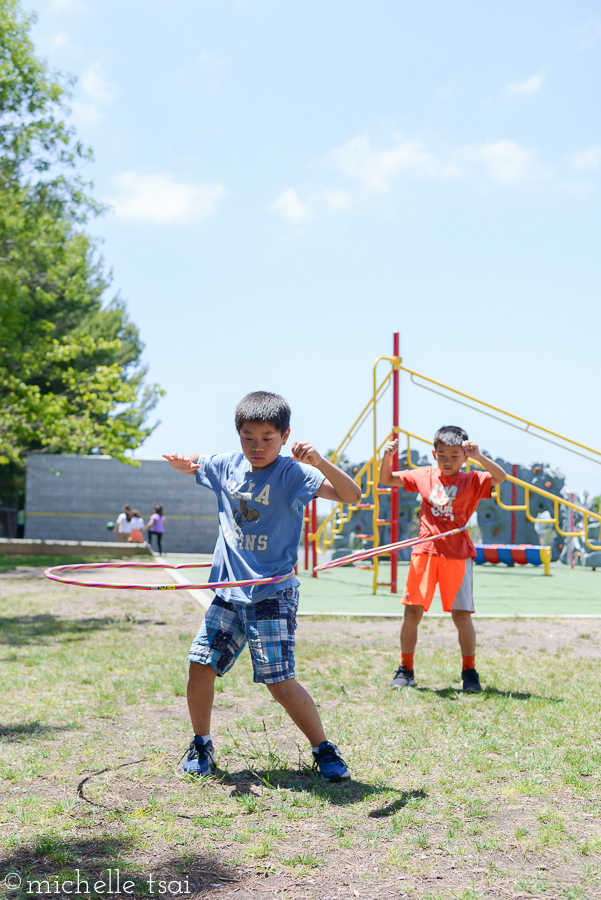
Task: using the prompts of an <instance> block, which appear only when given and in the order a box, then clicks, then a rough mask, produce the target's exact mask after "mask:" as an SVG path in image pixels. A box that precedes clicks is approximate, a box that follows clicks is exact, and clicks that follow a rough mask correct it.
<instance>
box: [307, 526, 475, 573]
mask: <svg viewBox="0 0 601 900" xmlns="http://www.w3.org/2000/svg"><path fill="white" fill-rule="evenodd" d="M466 528H467V525H463V526H462V527H461V528H453V530H452V531H443V532H442V534H433V535H432V536H431V537H423V538H420V537H418V538H407V539H406V540H404V541H397V542H396V543H394V544H384V545H383V546H382V547H376V548H375V549H374V550H359V551H358V552H357V553H349V554H348V556H341V557H339V558H338V559H333V560H332V561H331V562H327V563H322V564H321V565H320V566H315V567H314V569H313V571H314V572H325V571H326V569H337V568H338V566H348V565H350V563H353V562H356V561H357V560H361V559H371V558H372V557H373V556H381V555H382V554H383V553H390V552H394V551H395V550H401V549H402V548H403V547H415V546H416V545H417V544H423V543H425V542H426V541H439V540H440V539H441V538H446V537H451V535H453V534H460V533H461V532H462V531H465V529H466Z"/></svg>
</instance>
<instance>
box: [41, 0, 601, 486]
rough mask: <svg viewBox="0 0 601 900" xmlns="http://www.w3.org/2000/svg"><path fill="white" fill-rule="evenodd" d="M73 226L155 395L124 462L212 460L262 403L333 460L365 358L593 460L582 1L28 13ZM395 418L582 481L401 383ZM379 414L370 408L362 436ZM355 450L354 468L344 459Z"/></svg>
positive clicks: (596, 280)
mask: <svg viewBox="0 0 601 900" xmlns="http://www.w3.org/2000/svg"><path fill="white" fill-rule="evenodd" d="M26 8H29V9H33V10H35V11H36V13H37V16H38V21H37V24H36V26H35V28H34V31H33V36H34V40H35V42H36V46H37V49H38V52H40V53H41V54H42V55H43V56H45V57H46V58H48V60H49V61H50V63H51V64H52V65H54V66H55V67H57V68H59V69H61V70H63V71H65V72H69V73H72V74H73V75H75V76H76V77H77V79H78V83H77V86H76V88H75V94H74V100H73V104H72V105H73V114H72V121H73V124H74V125H75V126H76V127H77V129H78V132H79V135H80V136H81V138H82V139H83V140H84V141H85V142H87V143H89V144H90V145H91V146H92V147H93V149H94V153H95V162H94V163H93V164H92V165H90V166H89V167H88V168H87V169H86V170H85V174H86V176H88V177H89V178H90V179H91V180H93V181H94V184H95V188H94V193H95V196H96V197H97V198H98V199H101V200H104V201H106V202H108V203H110V204H111V207H112V211H111V212H110V213H108V214H106V215H105V216H103V217H102V218H101V219H99V220H97V221H96V222H94V223H93V225H92V226H91V227H92V230H93V232H94V234H96V235H97V236H98V237H100V238H102V240H103V242H104V243H103V247H102V253H103V255H104V257H105V260H106V263H107V266H108V267H110V268H111V269H112V271H113V276H114V282H113V285H114V289H115V290H119V291H120V293H121V294H122V295H123V296H124V297H125V298H126V300H127V302H128V308H129V311H130V315H131V318H132V319H133V321H134V322H135V323H136V324H137V325H138V326H139V328H140V330H141V333H142V338H143V340H144V342H145V344H146V351H145V357H146V361H147V363H148V365H149V378H150V380H153V381H157V382H159V383H160V384H161V385H162V387H163V388H164V389H165V390H166V396H165V398H164V399H163V400H162V402H161V404H160V406H159V407H158V409H157V416H158V418H160V419H161V425H160V426H159V427H158V428H157V429H156V431H155V432H154V434H153V436H152V437H151V438H150V439H149V440H148V441H147V443H146V444H145V445H144V447H143V448H142V450H141V451H140V455H144V456H146V455H149V456H156V455H159V454H160V453H162V452H164V451H167V452H171V451H173V450H178V451H186V450H194V449H196V450H199V451H201V452H217V451H220V450H225V449H230V448H232V447H233V446H234V445H235V440H236V435H235V431H234V428H233V408H234V406H235V404H236V402H237V401H238V400H239V399H240V398H241V397H242V396H243V395H244V394H245V393H247V392H248V391H250V390H257V389H267V390H275V391H277V392H280V393H282V394H283V395H284V396H285V397H286V398H287V399H288V400H289V402H290V404H291V406H292V409H293V437H295V438H299V439H301V438H302V439H304V440H311V441H313V442H314V443H315V444H316V446H318V447H319V448H320V449H322V450H324V451H325V450H326V449H328V448H329V447H332V446H335V445H336V444H337V443H338V442H339V440H340V438H341V437H342V436H343V434H344V433H345V431H346V430H347V428H348V427H349V426H350V424H351V423H352V421H353V419H354V417H355V415H356V414H357V412H358V411H359V409H360V407H361V406H362V405H363V403H364V402H365V401H366V399H367V397H368V395H369V391H370V385H371V366H372V363H373V360H374V358H375V357H376V356H380V355H388V354H390V352H391V346H392V332H393V331H394V330H395V329H398V330H399V331H400V333H401V350H402V355H403V359H404V362H405V364H406V365H407V366H408V367H409V368H412V369H415V370H417V371H418V372H423V373H425V374H427V375H429V376H430V377H432V378H434V379H437V380H439V381H443V382H446V383H449V384H451V385H453V386H455V387H457V388H459V389H460V390H463V391H466V392H467V393H471V394H475V395H476V396H477V397H482V398H483V399H485V400H488V401H489V402H491V403H493V404H495V405H498V406H501V407H504V408H507V409H509V410H511V411H513V412H515V413H517V414H519V415H522V416H524V417H526V418H529V419H532V420H534V421H535V422H539V423H541V424H543V425H546V426H547V427H549V428H552V429H553V430H556V431H559V432H563V433H565V434H567V435H569V436H572V437H574V438H576V439H578V440H581V441H582V442H583V443H586V444H589V445H592V446H593V447H598V448H599V449H601V424H600V417H599V415H594V412H595V411H596V409H597V406H598V400H597V397H598V393H599V387H598V385H599V377H600V376H599V355H600V353H599V348H600V345H601V327H600V326H601V315H600V312H599V309H600V303H599V285H600V275H601V263H600V254H599V249H598V247H599V233H600V225H601V223H600V218H601V217H600V204H599V193H600V191H599V188H600V178H601V133H600V132H601V117H600V116H599V109H600V103H599V91H600V88H599V85H600V84H601V64H600V54H601V6H600V4H599V2H584V0H582V2H581V0H573V2H571V3H570V4H565V3H562V2H553V0H544V2H529V3H528V4H524V3H522V2H511V0H509V2H507V0H506V2H503V3H487V4H483V3H481V2H474V0H467V2H464V3H462V4H450V3H448V2H446V0H445V2H442V0H433V2H430V3H428V4H425V3H422V4H416V3H409V2H404V0H385V2H384V0H374V2H371V3H367V2H349V0H345V2H338V0H333V2H328V0H321V2H319V3H318V2H314V0H305V2H303V3H302V4H301V3H282V2H281V0H237V2H236V0H219V2H216V0H213V2H205V0H194V2H192V0H178V2H177V3H172V2H170V3H168V2H166V0H120V2H119V3H117V2H115V0H38V2H34V3H31V4H30V5H28V6H27V5H26ZM401 402H402V412H401V418H402V422H401V424H402V425H404V427H406V428H408V429H409V430H411V431H414V432H417V433H418V434H422V433H423V434H425V435H426V436H429V435H431V434H432V433H433V432H434V431H435V430H436V428H437V427H438V426H439V425H440V424H442V423H443V422H444V423H449V422H453V423H457V424H464V425H465V427H467V429H468V431H469V432H470V437H473V438H474V439H475V440H478V441H479V442H480V444H481V446H483V447H484V448H486V449H487V450H488V451H489V452H491V454H493V455H495V456H502V457H504V458H505V459H507V460H510V461H512V462H514V461H515V462H521V463H526V464H527V463H529V462H531V461H532V460H534V459H538V460H541V459H542V460H545V461H548V462H550V463H553V464H554V465H557V466H560V467H561V468H562V469H563V470H564V472H566V474H567V476H568V482H569V484H570V485H571V486H572V487H574V488H575V489H582V488H588V489H589V490H590V491H591V492H593V493H599V490H600V489H601V477H600V476H601V469H600V467H599V466H594V465H592V464H588V463H585V462H584V461H582V460H579V459H578V458H577V457H571V456H569V455H568V454H566V453H564V452H562V451H560V450H558V449H555V448H552V447H549V448H546V447H545V446H544V445H542V446H541V445H539V444H538V443H536V442H534V440H533V439H532V438H529V437H527V436H523V435H520V434H519V433H517V432H515V431H513V430H512V429H508V428H505V427H504V426H501V425H500V424H499V423H496V422H494V421H493V420H491V419H485V418H480V417H476V416H475V415H474V414H473V413H471V412H469V411H467V410H463V409H462V408H461V407H457V406H454V405H450V404H448V403H445V402H444V401H442V400H437V399H436V398H434V397H433V396H431V395H428V394H426V393H425V392H423V391H419V390H418V389H416V388H414V387H412V386H410V385H408V384H406V383H403V385H402V391H401ZM387 413H388V411H387V410H383V421H385V416H386V415H387ZM367 448H368V436H366V437H365V439H364V440H362V441H360V442H359V444H358V445H357V448H356V451H355V453H352V454H351V455H352V456H353V457H355V458H361V457H363V456H364V455H365V453H366V452H367Z"/></svg>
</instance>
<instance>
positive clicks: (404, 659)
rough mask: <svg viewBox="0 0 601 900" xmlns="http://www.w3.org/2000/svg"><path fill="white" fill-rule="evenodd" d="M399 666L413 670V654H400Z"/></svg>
mask: <svg viewBox="0 0 601 900" xmlns="http://www.w3.org/2000/svg"><path fill="white" fill-rule="evenodd" d="M401 665H402V666H405V668H406V669H413V653H401Z"/></svg>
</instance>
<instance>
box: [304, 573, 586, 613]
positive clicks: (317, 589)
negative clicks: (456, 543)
mask: <svg viewBox="0 0 601 900" xmlns="http://www.w3.org/2000/svg"><path fill="white" fill-rule="evenodd" d="M407 569H408V565H407V564H405V565H399V572H398V585H399V594H397V595H396V596H393V595H391V594H390V593H389V589H388V588H385V587H379V588H378V593H377V595H376V596H375V597H374V596H373V595H372V593H371V586H372V577H373V576H372V572H371V571H366V570H364V569H353V568H350V567H348V566H347V567H344V568H340V569H332V570H331V571H329V572H320V574H319V577H318V578H311V577H310V576H309V575H308V573H305V572H300V573H299V580H300V581H301V603H300V612H301V613H303V614H305V615H308V614H310V613H313V614H317V615H324V614H326V613H327V614H337V615H343V614H347V615H377V616H382V615H388V616H390V615H392V616H394V615H399V616H400V615H402V607H401V604H400V593H401V591H402V589H403V586H404V584H405V579H406V577H407ZM389 579H390V568H389V566H388V565H384V564H382V565H380V567H379V573H378V580H379V581H388V580H389ZM474 602H475V606H476V614H477V615H483V616H559V615H563V616H601V572H593V571H592V569H584V568H581V569H573V570H572V569H569V568H567V567H566V566H561V565H560V566H551V574H550V575H545V574H544V569H543V567H542V566H541V567H540V568H538V567H534V566H515V567H514V568H509V567H507V566H500V565H499V566H487V565H485V566H474ZM430 613H434V614H436V613H439V614H441V613H442V606H441V603H440V596H439V595H438V591H437V592H436V595H435V597H434V601H433V603H432V606H431V607H430Z"/></svg>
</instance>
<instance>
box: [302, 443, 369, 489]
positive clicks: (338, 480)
mask: <svg viewBox="0 0 601 900" xmlns="http://www.w3.org/2000/svg"><path fill="white" fill-rule="evenodd" d="M292 456H293V457H294V459H296V460H298V462H302V463H308V465H310V466H315V468H316V469H319V471H320V472H322V473H323V474H324V475H325V476H326V480H325V481H324V482H323V484H322V485H321V487H320V488H319V490H318V491H317V496H318V497H323V498H324V499H325V500H335V501H337V502H338V503H359V501H360V500H361V488H360V487H359V485H358V484H357V482H356V481H353V479H352V478H351V477H350V475H347V474H346V472H343V471H342V469H339V468H338V466H335V465H334V464H333V463H331V462H330V461H329V460H328V459H325V457H323V456H322V455H321V453H319V452H318V451H317V450H316V449H315V447H314V446H313V444H309V443H307V442H306V441H295V442H294V444H293V445H292Z"/></svg>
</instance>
